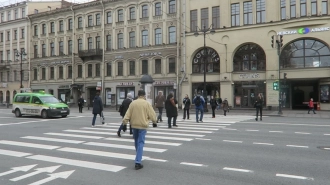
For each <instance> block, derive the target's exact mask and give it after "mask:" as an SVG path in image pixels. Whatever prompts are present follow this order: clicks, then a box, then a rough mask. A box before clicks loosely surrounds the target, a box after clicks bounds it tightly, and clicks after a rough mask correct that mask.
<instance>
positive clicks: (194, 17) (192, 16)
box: [190, 10, 197, 32]
mask: <svg viewBox="0 0 330 185" xmlns="http://www.w3.org/2000/svg"><path fill="white" fill-rule="evenodd" d="M190 29H191V30H190V31H191V32H193V31H197V10H191V11H190Z"/></svg>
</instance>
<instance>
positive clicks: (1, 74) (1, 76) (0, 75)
mask: <svg viewBox="0 0 330 185" xmlns="http://www.w3.org/2000/svg"><path fill="white" fill-rule="evenodd" d="M0 78H1V82H3V81H4V77H3V72H0Z"/></svg>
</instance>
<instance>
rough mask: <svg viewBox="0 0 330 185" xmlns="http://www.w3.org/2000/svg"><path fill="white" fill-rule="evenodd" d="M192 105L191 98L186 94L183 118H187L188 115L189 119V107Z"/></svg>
mask: <svg viewBox="0 0 330 185" xmlns="http://www.w3.org/2000/svg"><path fill="white" fill-rule="evenodd" d="M190 106H191V101H190V99H189V96H188V94H186V97H185V98H184V99H183V118H182V119H184V120H185V119H186V115H187V118H188V119H189V109H190Z"/></svg>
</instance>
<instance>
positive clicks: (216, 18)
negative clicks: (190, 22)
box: [212, 6, 220, 29]
mask: <svg viewBox="0 0 330 185" xmlns="http://www.w3.org/2000/svg"><path fill="white" fill-rule="evenodd" d="M212 28H213V29H217V28H220V6H213V7H212Z"/></svg>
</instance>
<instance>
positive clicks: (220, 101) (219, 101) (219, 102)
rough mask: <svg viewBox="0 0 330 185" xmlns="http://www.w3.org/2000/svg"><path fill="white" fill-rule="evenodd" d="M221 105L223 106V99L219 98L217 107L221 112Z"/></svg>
mask: <svg viewBox="0 0 330 185" xmlns="http://www.w3.org/2000/svg"><path fill="white" fill-rule="evenodd" d="M221 105H222V99H221V98H219V99H218V106H217V110H219V109H220V108H221Z"/></svg>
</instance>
